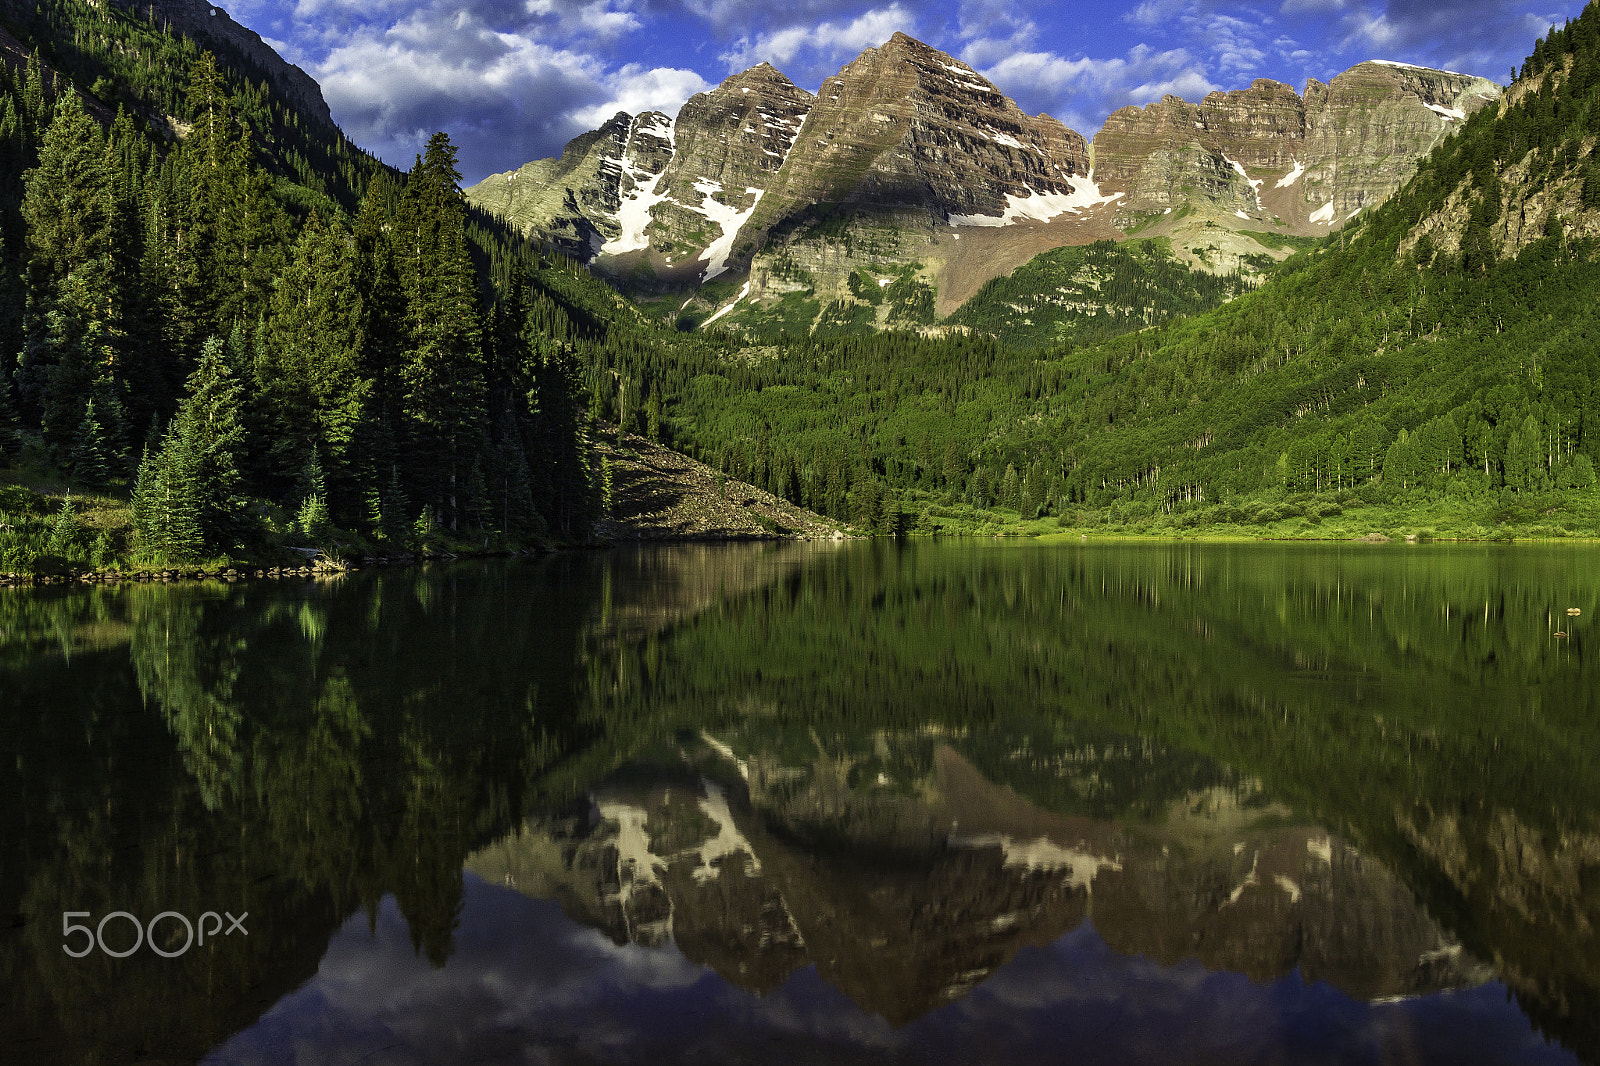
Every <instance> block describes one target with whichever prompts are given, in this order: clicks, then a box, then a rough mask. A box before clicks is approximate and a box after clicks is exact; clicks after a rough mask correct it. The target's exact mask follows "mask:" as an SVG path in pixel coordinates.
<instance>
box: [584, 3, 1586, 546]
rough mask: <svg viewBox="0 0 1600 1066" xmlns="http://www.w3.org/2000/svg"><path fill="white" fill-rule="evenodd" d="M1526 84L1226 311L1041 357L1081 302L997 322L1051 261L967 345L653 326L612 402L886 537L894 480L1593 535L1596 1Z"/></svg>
mask: <svg viewBox="0 0 1600 1066" xmlns="http://www.w3.org/2000/svg"><path fill="white" fill-rule="evenodd" d="M1506 99H1507V102H1506V104H1505V105H1504V106H1503V107H1502V108H1498V109H1497V108H1487V109H1484V110H1483V111H1480V112H1478V113H1477V114H1475V115H1474V116H1473V117H1472V118H1471V119H1470V120H1469V121H1467V122H1465V123H1463V124H1462V129H1461V130H1460V131H1459V132H1458V133H1457V134H1455V135H1454V136H1452V137H1451V138H1449V139H1447V140H1446V141H1444V142H1443V143H1441V144H1440V145H1439V146H1438V147H1437V148H1436V149H1435V150H1434V152H1433V153H1432V155H1431V156H1430V157H1429V158H1428V159H1427V160H1425V161H1424V163H1423V164H1422V166H1421V168H1420V169H1419V171H1418V173H1417V175H1416V176H1415V177H1414V178H1413V179H1412V180H1411V181H1410V182H1409V183H1408V184H1407V185H1406V186H1405V187H1404V188H1402V189H1401V191H1400V192H1399V193H1398V194H1396V195H1395V196H1394V197H1393V198H1392V199H1390V200H1389V201H1388V202H1386V203H1385V204H1383V205H1382V206H1381V207H1379V208H1377V209H1375V210H1371V211H1369V212H1368V213H1367V214H1365V215H1364V216H1362V217H1361V218H1360V219H1359V220H1358V221H1357V222H1355V223H1354V224H1353V225H1352V226H1351V227H1350V228H1349V229H1347V230H1346V231H1345V232H1344V233H1343V234H1340V235H1339V236H1337V237H1334V238H1330V239H1329V241H1327V242H1325V244H1324V245H1323V246H1321V247H1319V248H1316V249H1313V250H1311V251H1309V252H1305V253H1302V254H1300V255H1297V256H1296V257H1294V258H1293V259H1291V260H1290V261H1289V262H1288V263H1286V264H1285V265H1284V266H1282V267H1280V268H1278V270H1276V271H1275V272H1274V276H1273V277H1272V278H1271V279H1270V280H1269V281H1268V282H1267V283H1266V284H1265V285H1263V286H1261V287H1260V288H1259V289H1258V290H1256V291H1254V292H1249V293H1246V294H1244V295H1242V296H1239V298H1237V299H1234V300H1232V301H1231V302H1228V303H1226V304H1225V305H1224V306H1221V307H1217V308H1216V309H1214V310H1210V311H1207V312H1205V313H1202V314H1197V315H1192V316H1191V317H1186V318H1176V319H1174V320H1171V321H1166V322H1158V323H1157V324H1154V325H1153V326H1152V328H1136V329H1133V330H1131V331H1128V332H1124V333H1123V335H1121V336H1115V337H1110V338H1109V339H1103V337H1102V338H1097V337H1095V336H1093V335H1092V334H1088V335H1084V336H1082V337H1080V338H1079V339H1078V340H1074V341H1068V342H1066V343H1055V344H1051V345H1048V346H1046V347H1038V346H1036V343H1035V342H1036V341H1037V340H1038V339H1040V337H1041V336H1042V335H1044V334H1046V333H1047V332H1048V331H1050V330H1055V329H1058V328H1059V324H1058V323H1057V320H1058V319H1061V318H1062V316H1063V315H1066V314H1068V313H1070V311H1071V309H1068V308H1062V307H1057V306H1053V305H1051V306H1046V305H1041V306H1040V308H1035V311H1041V310H1042V311H1045V312H1049V313H1048V314H1045V315H1043V316H1041V317H1038V318H1036V323H1037V324H1038V325H1039V329H1038V330H1037V331H1034V332H1033V333H1031V334H1029V335H1027V336H1019V335H1017V334H1016V332H1015V330H1016V326H1015V324H1014V323H1012V324H1011V325H1007V324H1006V323H1005V322H1004V321H1002V320H1003V318H1004V316H1003V315H1001V314H1000V313H999V311H1000V309H1001V305H1002V304H1004V303H1006V302H1007V301H1008V300H1009V301H1010V302H1013V303H1015V302H1017V301H1018V300H1024V301H1026V300H1031V299H1034V297H1035V296H1037V293H1036V292H1035V290H1037V289H1039V285H1038V284H1036V283H1035V282H1036V280H1037V279H1030V277H1029V276H1028V274H1029V270H1032V271H1034V272H1040V271H1047V270H1049V269H1051V267H1052V264H1051V263H1046V262H1038V263H1036V264H1030V268H1028V269H1025V270H1023V271H1019V272H1017V274H1015V275H1013V276H1012V277H1011V278H1007V279H999V280H997V281H996V282H992V283H990V287H989V289H988V290H986V293H988V295H987V296H986V297H984V298H983V299H981V300H979V301H975V303H974V304H973V305H971V307H970V308H969V309H968V310H964V311H963V312H962V314H963V315H965V316H966V317H967V319H970V321H965V320H964V322H965V324H967V325H969V326H972V327H974V328H977V329H978V331H977V332H975V333H973V334H972V335H970V336H965V337H959V338H951V339H940V340H934V339H926V338H922V337H918V336H916V335H913V334H897V333H889V334H879V335H874V336H859V337H843V338H841V337H833V338H828V337H808V338H800V339H796V338H793V337H773V338H769V339H766V340H765V341H742V342H741V341H735V340H733V339H732V338H729V337H726V336H723V337H716V336H711V337H706V338H701V339H698V340H694V341H682V342H677V343H668V342H650V343H646V344H641V345H639V346H637V347H624V348H622V349H619V350H616V351H612V352H608V353H604V357H605V358H606V359H607V360H609V361H608V362H607V363H606V364H604V365H602V366H597V367H595V368H594V371H595V373H596V377H597V379H598V378H600V377H604V378H605V379H606V381H608V382H612V383H615V384H614V386H613V387H612V388H611V389H609V390H608V389H604V388H602V389H601V392H600V393H599V394H597V400H598V401H599V402H600V403H601V404H603V405H605V407H606V410H607V411H608V412H610V413H611V414H612V415H613V416H616V415H620V416H622V417H623V418H624V419H625V420H627V419H629V418H632V417H635V415H634V412H635V411H636V410H637V405H634V404H630V403H629V402H627V401H623V402H620V403H619V401H618V399H617V395H616V388H617V387H622V388H627V389H631V390H632V395H645V394H651V395H654V394H657V393H659V394H660V395H661V396H662V402H663V404H664V407H665V410H666V411H667V416H666V419H665V422H666V425H667V428H668V430H669V431H670V433H671V434H672V436H673V439H674V440H675V441H676V442H677V443H678V444H679V445H680V446H683V447H686V448H688V449H690V450H693V451H695V452H696V453H698V454H699V455H700V456H702V457H704V458H706V459H707V460H708V461H711V462H714V463H717V464H719V465H721V466H722V467H723V468H724V469H725V470H727V471H728V472H729V473H730V474H732V475H734V476H737V477H744V478H748V479H750V480H753V481H756V482H757V483H760V484H762V485H764V486H766V487H768V488H770V489H772V490H773V491H776V492H780V493H782V494H783V495H786V496H788V497H789V498H791V499H794V500H796V501H797V502H800V503H803V504H806V505H808V506H811V507H813V508H816V509H818V510H822V511H825V512H827V513H829V514H832V515H834V516H836V517H840V518H845V519H852V520H856V521H859V522H863V523H866V522H869V521H870V520H871V516H872V515H873V514H874V513H877V512H878V511H879V509H880V505H881V502H882V500H883V499H884V497H885V496H886V495H897V496H898V497H899V503H898V505H897V508H896V509H895V510H894V513H896V514H898V513H901V512H908V513H920V514H921V515H922V518H923V522H922V527H923V528H937V527H938V526H939V524H940V523H939V522H938V521H930V519H932V520H936V519H938V518H939V517H940V516H944V515H949V516H955V515H958V514H964V515H966V516H967V518H968V520H969V524H970V521H971V520H975V519H976V518H978V517H979V516H978V515H977V514H976V513H975V511H974V509H978V510H982V509H991V510H990V517H991V518H992V517H996V516H998V517H999V518H1000V519H1001V524H1004V523H1006V522H1009V523H1010V524H1011V525H1013V526H1014V525H1015V524H1016V523H1017V522H1018V520H1019V518H1020V519H1022V520H1026V519H1038V518H1041V517H1048V518H1050V519H1051V521H1057V522H1060V523H1061V524H1062V525H1066V526H1070V527H1072V528H1083V529H1108V528H1109V529H1112V530H1121V531H1137V530H1156V531H1166V532H1180V531H1183V530H1186V529H1209V530H1238V531H1242V532H1247V533H1248V532H1256V533H1259V532H1270V533H1274V534H1287V535H1297V536H1323V535H1332V534H1335V533H1338V534H1343V533H1350V532H1360V531H1363V530H1372V529H1380V530H1381V529H1388V530H1391V531H1395V530H1398V531H1413V532H1421V533H1423V534H1426V533H1429V532H1440V533H1448V534H1454V535H1466V536H1494V535H1500V534H1501V533H1502V532H1503V531H1507V530H1514V531H1517V532H1519V533H1534V534H1536V535H1562V534H1565V533H1586V534H1590V535H1594V534H1596V533H1600V501H1597V499H1596V495H1595V485H1596V477H1595V463H1596V461H1597V460H1600V392H1597V386H1596V378H1597V372H1600V364H1597V362H1596V359H1597V356H1596V354H1595V351H1596V349H1595V345H1594V338H1595V337H1596V336H1600V300H1597V299H1596V296H1597V295H1600V293H1597V290H1600V272H1597V271H1596V270H1595V268H1594V263H1595V259H1596V255H1597V253H1600V243H1597V241H1596V239H1595V238H1594V237H1593V236H1591V235H1590V234H1592V233H1594V232H1595V225H1594V222H1595V219H1596V218H1597V217H1600V216H1597V215H1596V214H1595V212H1596V211H1600V158H1597V157H1596V155H1595V143H1596V137H1597V135H1600V107H1597V106H1596V104H1597V102H1600V9H1597V8H1596V7H1594V6H1593V5H1591V6H1590V7H1589V8H1588V9H1586V10H1585V11H1584V12H1583V14H1582V15H1581V17H1579V18H1578V19H1576V20H1574V21H1573V22H1571V23H1570V24H1569V25H1568V26H1566V27H1565V28H1562V29H1559V30H1556V31H1554V32H1552V34H1551V35H1550V36H1549V37H1548V38H1547V39H1544V40H1541V41H1539V42H1538V44H1537V46H1536V48H1535V50H1534V54H1533V56H1532V57H1531V58H1530V59H1529V60H1528V62H1527V64H1525V66H1524V68H1523V69H1522V71H1521V72H1520V75H1519V77H1518V80H1517V82H1516V83H1515V84H1514V85H1513V86H1512V88H1511V89H1510V90H1509V92H1508V94H1507V98H1506ZM1541 203H1551V204H1553V205H1554V209H1553V210H1551V211H1550V212H1549V214H1548V216H1547V217H1545V218H1543V219H1541V220H1540V221H1541V224H1540V225H1539V226H1537V227H1536V231H1535V232H1533V233H1523V232H1522V230H1521V228H1520V226H1519V225H1518V222H1519V220H1520V219H1521V218H1524V217H1526V216H1527V215H1528V213H1529V211H1530V210H1531V209H1536V208H1538V205H1540V204H1541ZM1536 217H1537V216H1536ZM1424 229H1426V230H1427V231H1428V232H1427V233H1425V234H1424V233H1423V232H1422V231H1423V230H1424ZM1513 233H1516V234H1518V236H1516V237H1513V236H1512V234H1513ZM1049 256H1050V257H1054V258H1056V259H1061V258H1065V259H1068V260H1071V261H1072V262H1073V263H1077V262H1078V261H1080V260H1081V261H1083V262H1086V263H1087V262H1090V261H1092V260H1093V259H1094V258H1095V257H1102V258H1106V259H1107V261H1108V262H1107V265H1106V266H1104V267H1102V268H1100V269H1099V271H1098V274H1099V275H1100V276H1104V277H1105V278H1107V279H1110V280H1115V281H1117V282H1118V284H1120V285H1121V288H1120V289H1119V291H1122V290H1128V291H1133V290H1135V289H1136V288H1138V287H1141V286H1148V285H1149V284H1150V283H1151V282H1152V281H1153V280H1155V279H1156V278H1157V277H1158V276H1159V275H1158V274H1157V273H1154V272H1151V271H1149V270H1148V269H1147V270H1146V273H1145V275H1144V276H1142V277H1138V276H1135V275H1134V274H1133V273H1132V272H1131V270H1130V266H1131V265H1132V261H1133V260H1134V258H1135V257H1134V256H1133V254H1132V253H1131V252H1119V254H1118V255H1117V256H1115V257H1113V256H1112V255H1111V253H1110V252H1109V250H1107V249H1103V248H1101V247H1099V246H1092V247H1091V248H1089V249H1064V250H1061V251H1059V252H1055V253H1049ZM1113 260H1114V261H1113ZM1157 266H1159V264H1157ZM1090 280H1098V279H1097V278H1091V279H1090ZM1030 294H1032V295H1030ZM1180 295H1181V297H1182V300H1189V301H1191V302H1200V301H1210V302H1220V300H1221V298H1222V295H1224V294H1222V293H1221V292H1220V289H1219V292H1217V293H1212V292H1200V291H1196V292H1194V293H1185V294H1180ZM1226 295H1231V293H1230V294H1226ZM1182 300H1180V301H1179V303H1180V304H1181V302H1182ZM1172 310H1173V311H1180V312H1181V311H1187V310H1189V308H1185V307H1182V306H1174V307H1173V308H1172ZM1052 316H1053V317H1052ZM958 317H960V316H958ZM1115 318H1116V316H1114V315H1108V316H1106V318H1105V327H1104V328H1105V331H1106V333H1107V334H1109V333H1112V332H1119V331H1120V329H1121V328H1122V327H1125V326H1126V325H1127V323H1120V322H1116V321H1115ZM1090 321H1093V319H1090ZM1135 325H1138V324H1137V323H1136V324H1135ZM983 327H987V332H985V330H984V328H983ZM1008 330H1009V331H1010V332H1008ZM994 334H1001V335H1002V336H1004V338H1005V340H1006V341H1007V342H1009V343H1001V341H1000V340H999V339H998V338H994V339H991V338H993V337H994ZM597 383H598V384H601V385H604V384H605V383H604V382H597ZM608 393H609V394H608ZM993 509H1000V510H999V511H998V512H995V511H994V510H993ZM1006 516H1009V517H1006ZM1341 516H1344V517H1343V518H1341ZM1330 520H1337V521H1330Z"/></svg>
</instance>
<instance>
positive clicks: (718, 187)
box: [630, 63, 815, 280]
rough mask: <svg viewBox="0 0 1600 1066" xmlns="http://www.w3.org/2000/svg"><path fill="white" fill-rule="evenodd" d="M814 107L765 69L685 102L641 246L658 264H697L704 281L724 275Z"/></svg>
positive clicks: (810, 98)
mask: <svg viewBox="0 0 1600 1066" xmlns="http://www.w3.org/2000/svg"><path fill="white" fill-rule="evenodd" d="M814 102H815V98H814V97H813V96H812V95H811V94H810V93H808V92H806V91H805V90H804V89H801V88H800V87H798V86H797V85H795V84H794V83H793V82H791V81H790V80H789V79H788V78H786V77H784V76H783V75H782V74H779V73H778V72H777V71H776V70H774V69H773V68H772V67H771V66H770V65H769V64H766V63H762V64H761V65H760V66H757V67H753V68H751V69H750V70H747V71H744V72H743V73H741V74H735V75H734V76H732V77H731V78H728V79H727V80H726V81H724V82H723V83H722V84H721V85H719V86H717V87H716V88H715V89H713V90H712V91H711V92H708V93H700V94H697V95H695V96H692V97H690V98H689V101H688V103H686V104H684V105H683V109H682V110H681V111H679V112H678V119H677V129H678V134H677V140H676V144H675V147H674V152H673V156H672V160H671V162H670V164H669V165H668V166H667V168H666V177H665V181H664V185H665V194H664V198H663V199H662V200H661V201H660V202H659V205H658V206H657V207H656V208H655V210H654V212H653V216H654V220H655V224H654V226H653V227H652V229H651V231H650V239H649V246H650V247H653V248H654V249H656V250H657V251H659V252H660V253H661V254H662V256H663V259H664V262H665V263H666V265H669V266H670V265H674V264H678V263H683V262H684V261H685V260H686V259H687V260H688V261H689V262H691V263H703V264H704V265H705V277H706V279H707V280H709V279H710V278H712V277H715V276H716V275H718V274H721V273H722V272H723V271H724V270H726V269H727V262H728V259H729V256H730V254H731V253H732V250H733V247H734V242H735V240H736V239H737V238H738V237H739V234H740V231H741V229H743V228H744V226H745V225H746V223H747V221H748V219H749V217H750V214H751V211H752V210H753V209H754V208H755V207H756V205H757V204H758V203H759V202H760V199H761V197H762V196H763V195H764V194H765V193H766V192H767V191H768V190H769V189H770V188H771V186H772V184H773V182H774V180H775V178H776V176H777V174H778V172H779V170H780V169H781V168H782V166H783V164H784V161H785V159H787V157H788V155H789V151H790V149H791V148H792V147H793V146H794V143H795V138H796V136H797V135H798V134H799V132H800V128H801V125H802V124H803V123H804V122H805V118H806V115H807V113H808V112H809V111H810V110H811V107H812V104H813V103H814ZM630 250H632V249H630Z"/></svg>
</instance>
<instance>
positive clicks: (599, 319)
mask: <svg viewBox="0 0 1600 1066" xmlns="http://www.w3.org/2000/svg"><path fill="white" fill-rule="evenodd" d="M13 28H14V29H15V30H16V32H17V33H18V35H19V36H20V37H21V38H22V39H23V40H24V41H25V42H27V41H32V42H34V43H35V44H36V46H37V48H36V51H35V52H34V54H33V55H32V56H31V57H30V58H29V60H28V62H27V63H26V65H25V66H16V67H11V68H6V69H0V352H4V353H6V360H5V365H4V372H3V373H0V470H3V469H5V468H6V467H10V468H11V471H12V473H11V476H10V478H9V480H11V481H14V482H16V481H20V482H23V483H31V484H36V485H43V486H45V487H49V486H52V485H55V486H59V485H60V484H62V483H63V482H65V483H66V484H68V485H70V487H71V488H73V489H75V490H77V491H78V493H79V497H78V500H77V501H73V500H72V499H71V497H70V496H60V495H57V498H56V500H55V501H54V502H51V503H49V504H48V505H47V504H46V503H45V501H44V498H43V497H41V496H40V495H38V494H37V493H34V492H30V491H27V490H26V489H24V488H21V487H19V486H16V485H13V486H12V487H11V488H9V489H5V488H0V491H3V492H4V493H5V495H4V497H3V499H0V512H3V513H4V517H3V518H0V570H23V569H29V568H37V567H39V566H41V565H61V564H63V563H66V564H84V563H93V564H104V563H106V562H107V561H109V560H110V559H112V558H117V557H123V556H125V554H126V553H128V552H129V551H131V552H133V553H134V554H135V555H136V556H138V557H140V558H142V559H145V560H147V561H154V562H161V561H177V560H196V559H207V558H212V559H214V558H219V557H234V558H250V557H255V558H260V557H263V556H264V555H268V554H270V553H271V552H272V550H273V549H274V547H275V546H276V545H278V544H281V543H283V542H285V541H287V542H289V543H294V544H310V545H316V546H332V545H334V544H336V543H337V544H340V545H343V546H347V547H348V546H356V547H360V546H366V547H369V548H370V547H373V546H378V545H384V546H398V547H415V546H417V545H419V544H423V543H428V542H429V540H430V538H438V537H444V538H454V541H455V542H458V543H466V542H473V543H477V544H479V545H483V544H487V543H490V542H493V543H497V544H501V545H513V544H518V543H530V542H533V541H547V540H551V539H572V538H578V537H582V536H584V535H585V534H586V531H587V529H588V526H589V524H590V523H591V521H592V520H593V518H594V517H595V516H596V515H597V513H598V511H599V509H600V508H601V507H602V506H603V503H604V501H603V499H602V498H601V492H600V485H601V479H600V477H599V471H598V470H597V469H596V468H595V464H594V462H593V459H592V455H591V450H590V448H589V444H588V440H589V434H590V430H589V428H588V425H587V423H586V420H585V417H584V415H585V401H584V393H583V388H582V384H581V378H582V375H581V373H580V370H579V368H580V360H579V356H578V349H579V348H580V347H581V346H583V345H585V344H593V343H597V342H598V341H599V340H601V339H602V338H603V337H604V336H605V335H606V333H607V331H608V329H609V328H610V327H609V326H608V325H607V317H608V316H610V317H621V318H623V319H626V317H627V316H626V314H625V313H623V311H622V310H621V309H620V306H619V304H618V303H617V302H616V301H615V300H614V299H608V298H607V294H605V293H604V291H603V290H601V289H600V287H599V286H598V285H596V284H595V283H594V282H593V281H591V280H590V279H588V278H587V277H584V276H582V275H581V274H580V273H579V272H577V271H575V270H574V268H573V267H572V265H571V264H570V263H565V262H562V261H559V260H553V259H550V258H548V257H544V256H541V255H540V254H539V253H538V252H537V251H536V250H535V249H532V248H530V247H529V246H528V245H527V244H526V242H524V241H522V240H521V239H519V238H517V237H516V236H515V235H513V234H512V233H510V232H509V231H508V230H507V229H506V228H505V227H503V226H501V225H500V224H498V223H497V222H495V221H494V220H492V219H490V218H488V217H486V216H483V215H481V214H480V213H476V212H472V211H470V210H469V209H468V208H467V205H466V204H465V201H464V199H463V198H462V196H461V194H460V189H459V183H460V174H459V173H458V171H457V170H456V166H455V149H454V147H453V146H452V145H451V144H450V143H449V141H448V139H447V138H446V137H445V136H444V135H443V134H439V135H436V136H435V137H434V138H433V139H432V140H430V141H429V143H428V145H427V148H426V151H425V152H424V153H423V154H421V155H419V157H418V158H417V160H416V164H415V166H414V167H413V168H412V170H411V171H410V173H408V174H399V173H397V172H394V171H392V170H391V169H390V168H387V167H385V166H383V165H382V164H380V163H378V161H377V160H375V159H373V158H372V157H371V156H369V155H367V154H365V153H363V152H360V151H359V150H358V149H356V148H354V146H352V145H351V144H350V143H349V142H348V141H347V140H345V139H344V137H343V135H342V134H340V133H339V132H338V131H337V130H336V129H333V128H332V127H330V126H327V125H326V124H322V123H316V122H312V121H310V120H308V119H306V118H305V117H304V116H302V115H300V114H299V113H298V112H297V111H295V110H294V109H293V107H291V106H290V105H288V104H287V103H286V102H285V101H283V100H282V99H280V98H278V97H277V96H276V95H275V90H273V89H272V88H271V87H270V85H269V84H268V82H267V81H266V80H264V79H263V80H258V81H253V80H252V79H251V76H250V74H251V68H249V67H248V66H241V67H236V68H230V67H228V66H227V65H226V64H225V63H222V62H220V61H219V59H218V57H215V56H213V54H212V53H210V52H208V51H202V50H200V49H199V48H198V47H197V46H195V45H194V43H193V42H191V41H189V40H187V39H182V38H174V37H172V36H171V35H169V34H167V33H165V32H163V31H161V30H159V29H158V28H156V27H154V26H152V25H150V24H149V23H147V22H145V21H143V20H142V19H141V17H140V16H139V15H138V14H137V13H130V12H125V11H121V10H119V9H117V8H114V7H111V6H109V5H106V6H104V7H97V6H95V5H91V4H88V3H81V2H78V0H59V2H57V3H51V4H45V5H39V6H38V7H37V8H36V9H35V12H34V15H33V17H32V19H31V20H28V21H24V22H21V23H17V24H14V27H13ZM41 57H42V58H41ZM235 59H236V60H237V57H235ZM86 83H87V90H86ZM160 116H172V120H171V121H170V122H169V121H166V120H165V119H163V120H162V121H157V120H156V119H157V118H158V117H160ZM174 128H176V129H178V130H180V131H181V132H182V136H181V137H172V136H169V134H170V133H171V130H172V129H174ZM86 504H87V506H86ZM119 505H120V506H121V517H122V521H121V522H120V523H119V522H118V521H117V510H118V506H119ZM91 512H93V513H92V515H91ZM108 513H109V514H110V517H109V518H108V517H107V514H108ZM91 518H92V519H93V520H90V519H91Z"/></svg>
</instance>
